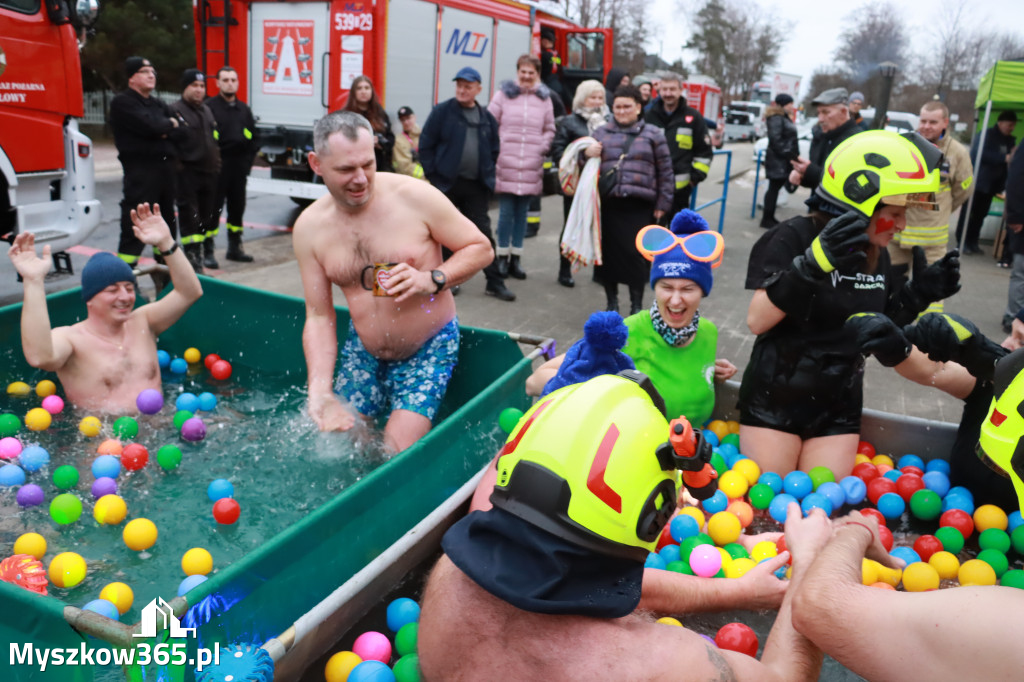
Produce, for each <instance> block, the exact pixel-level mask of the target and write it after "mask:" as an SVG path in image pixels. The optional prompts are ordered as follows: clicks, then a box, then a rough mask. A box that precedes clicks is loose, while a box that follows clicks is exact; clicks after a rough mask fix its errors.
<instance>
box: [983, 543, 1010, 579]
mask: <svg viewBox="0 0 1024 682" xmlns="http://www.w3.org/2000/svg"><path fill="white" fill-rule="evenodd" d="M978 558H979V559H981V560H982V561H984V562H985V563H986V564H988V565H989V566H991V567H992V570H993V571H995V572H996V577H997V578H1000V577H1002V575H1003V573H1006V571H1007V569H1008V568H1010V560H1009V559H1007V557H1006V555H1005V554H1003V553H1002V552H1000V551H999V550H996V549H983V550H981V551H980V552H978Z"/></svg>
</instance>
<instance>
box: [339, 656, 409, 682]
mask: <svg viewBox="0 0 1024 682" xmlns="http://www.w3.org/2000/svg"><path fill="white" fill-rule="evenodd" d="M348 682H398V681H397V679H396V678H395V673H393V672H392V671H391V668H389V667H388V665H387V663H381V662H380V661H363V662H362V663H360V664H359V665H357V666H356V667H355V668H353V669H352V672H350V673H349V674H348Z"/></svg>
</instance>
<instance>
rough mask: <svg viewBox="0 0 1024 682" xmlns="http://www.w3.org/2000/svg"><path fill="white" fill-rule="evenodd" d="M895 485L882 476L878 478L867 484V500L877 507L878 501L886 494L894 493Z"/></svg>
mask: <svg viewBox="0 0 1024 682" xmlns="http://www.w3.org/2000/svg"><path fill="white" fill-rule="evenodd" d="M895 492H896V483H895V481H891V480H889V479H888V478H886V477H884V476H879V477H878V478H876V479H873V480H872V481H871V482H870V483H868V500H870V501H871V504H874V505H877V504H878V500H879V499H880V498H881V497H882V495H885V494H886V493H895Z"/></svg>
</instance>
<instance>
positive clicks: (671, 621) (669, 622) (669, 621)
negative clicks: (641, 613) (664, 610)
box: [657, 616, 683, 628]
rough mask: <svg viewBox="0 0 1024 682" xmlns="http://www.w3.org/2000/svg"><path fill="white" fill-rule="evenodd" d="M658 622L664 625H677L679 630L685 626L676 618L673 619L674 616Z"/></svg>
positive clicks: (663, 618) (663, 617)
mask: <svg viewBox="0 0 1024 682" xmlns="http://www.w3.org/2000/svg"><path fill="white" fill-rule="evenodd" d="M657 622H659V623H661V624H662V625H675V626H676V627H677V628H681V627H683V624H682V623H680V622H679V621H678V620H676V619H675V618H673V617H672V616H662V617H661V618H659V619H658V621H657Z"/></svg>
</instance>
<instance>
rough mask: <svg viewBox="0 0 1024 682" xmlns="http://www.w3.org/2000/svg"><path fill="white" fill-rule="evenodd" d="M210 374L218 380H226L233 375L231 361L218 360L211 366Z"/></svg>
mask: <svg viewBox="0 0 1024 682" xmlns="http://www.w3.org/2000/svg"><path fill="white" fill-rule="evenodd" d="M210 374H211V375H212V376H213V378H214V379H217V380H218V381H224V380H225V379H227V378H228V377H230V376H231V363H230V362H228V361H227V360H218V361H217V362H215V363H213V365H211V367H210Z"/></svg>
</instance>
